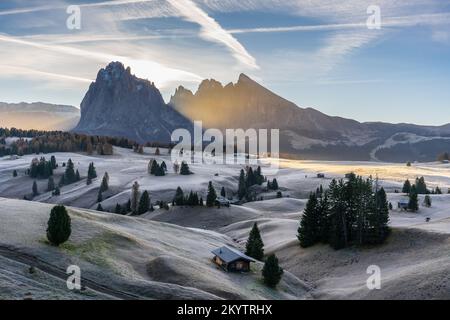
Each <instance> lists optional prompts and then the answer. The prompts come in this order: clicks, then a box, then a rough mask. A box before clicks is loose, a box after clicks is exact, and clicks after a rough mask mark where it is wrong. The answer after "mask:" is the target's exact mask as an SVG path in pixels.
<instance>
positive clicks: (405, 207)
mask: <svg viewBox="0 0 450 320" xmlns="http://www.w3.org/2000/svg"><path fill="white" fill-rule="evenodd" d="M398 208H399V209H402V210H408V208H409V200H407V199H402V200H400V201H399V202H398Z"/></svg>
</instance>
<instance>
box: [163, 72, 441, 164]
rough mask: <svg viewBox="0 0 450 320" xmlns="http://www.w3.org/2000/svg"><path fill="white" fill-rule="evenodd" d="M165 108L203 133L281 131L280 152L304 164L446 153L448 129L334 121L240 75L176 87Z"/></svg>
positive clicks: (405, 158) (403, 158)
mask: <svg viewBox="0 0 450 320" xmlns="http://www.w3.org/2000/svg"><path fill="white" fill-rule="evenodd" d="M169 105H171V106H172V107H173V108H174V109H176V110H178V111H179V112H180V113H182V114H183V115H185V116H186V117H188V118H189V119H191V120H202V121H203V124H204V127H207V128H208V127H212V128H219V129H226V128H243V129H247V128H255V129H262V128H264V129H272V128H273V129H280V135H281V142H280V147H281V151H282V152H283V153H286V154H290V155H294V156H295V157H300V158H305V159H320V160H386V161H393V160H395V161H409V160H421V161H430V160H434V159H435V158H436V155H437V154H438V153H440V152H442V151H443V150H450V140H449V139H448V137H449V136H450V125H445V126H441V127H431V126H418V125H412V124H389V123H381V122H373V123H360V122H358V121H355V120H351V119H345V118H341V117H332V116H328V115H326V114H323V113H321V112H319V111H317V110H315V109H312V108H301V107H298V106H297V105H295V104H294V103H292V102H290V101H288V100H286V99H284V98H282V97H280V96H278V95H276V94H275V93H273V92H271V91H270V90H268V89H266V88H265V87H263V86H261V85H260V84H258V83H257V82H256V81H254V80H252V79H251V78H250V77H248V76H246V75H244V74H241V75H240V76H239V80H238V81H237V83H235V84H233V83H230V84H227V85H225V86H224V85H222V84H221V83H220V82H218V81H216V80H214V79H210V80H204V81H203V82H202V83H201V84H200V85H199V88H198V90H197V91H196V92H195V93H193V92H192V91H190V90H187V89H185V88H184V87H182V86H180V87H179V88H178V89H177V90H176V92H175V94H174V95H173V96H172V97H171V99H170V103H169ZM425 140H427V141H425ZM388 142H389V143H390V144H387V143H388ZM380 147H382V148H380ZM397 150H401V152H402V155H398V154H396V153H397ZM378 153H381V154H382V157H378V156H377V154H378Z"/></svg>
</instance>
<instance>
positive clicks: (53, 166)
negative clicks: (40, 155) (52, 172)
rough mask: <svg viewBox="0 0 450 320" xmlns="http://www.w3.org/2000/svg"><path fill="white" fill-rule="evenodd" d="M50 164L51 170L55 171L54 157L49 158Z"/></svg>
mask: <svg viewBox="0 0 450 320" xmlns="http://www.w3.org/2000/svg"><path fill="white" fill-rule="evenodd" d="M50 164H51V166H52V169H56V168H57V165H56V158H55V156H51V157H50Z"/></svg>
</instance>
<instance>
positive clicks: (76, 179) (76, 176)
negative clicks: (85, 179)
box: [75, 169, 81, 181]
mask: <svg viewBox="0 0 450 320" xmlns="http://www.w3.org/2000/svg"><path fill="white" fill-rule="evenodd" d="M80 180H81V176H80V172H79V171H78V169H77V171H76V172H75V181H80Z"/></svg>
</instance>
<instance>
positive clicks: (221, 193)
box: [220, 187, 227, 198]
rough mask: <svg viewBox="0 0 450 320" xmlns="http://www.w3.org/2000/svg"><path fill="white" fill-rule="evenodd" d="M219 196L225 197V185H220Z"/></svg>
mask: <svg viewBox="0 0 450 320" xmlns="http://www.w3.org/2000/svg"><path fill="white" fill-rule="evenodd" d="M220 196H221V197H224V198H226V197H227V192H226V191H225V187H222V190H220Z"/></svg>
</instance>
